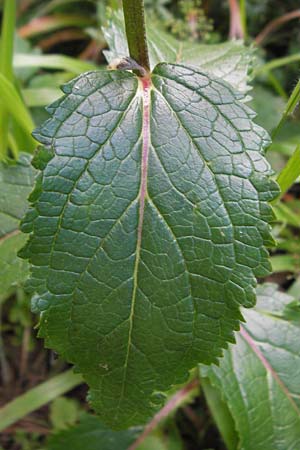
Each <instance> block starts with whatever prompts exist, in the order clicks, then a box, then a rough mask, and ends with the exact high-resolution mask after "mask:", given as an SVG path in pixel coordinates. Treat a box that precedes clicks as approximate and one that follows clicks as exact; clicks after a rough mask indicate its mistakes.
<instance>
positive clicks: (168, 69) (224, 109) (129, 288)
mask: <svg viewBox="0 0 300 450" xmlns="http://www.w3.org/2000/svg"><path fill="white" fill-rule="evenodd" d="M64 92H65V94H66V95H65V97H63V98H62V99H60V100H59V101H57V102H56V103H55V104H54V105H52V106H51V107H50V108H49V111H50V113H52V118H51V119H49V121H48V122H46V124H45V125H44V126H42V128H41V129H40V130H38V131H37V133H36V134H35V136H36V138H37V139H38V140H40V141H41V142H42V143H43V144H44V145H45V146H46V147H48V151H50V153H49V157H47V158H48V159H49V161H48V163H47V164H45V163H44V161H42V162H41V168H42V169H43V172H42V178H41V180H40V183H39V185H38V187H37V189H36V192H35V193H34V194H33V195H32V199H33V210H32V212H31V213H30V214H29V216H28V218H27V219H25V221H24V231H27V232H31V236H30V240H29V243H28V245H27V247H26V249H25V250H24V252H23V253H24V255H25V256H27V257H29V258H30V260H31V263H32V264H33V273H32V279H31V287H32V289H33V290H34V291H36V292H37V293H38V296H37V300H36V306H37V309H39V310H40V311H41V312H42V315H41V328H40V335H41V336H43V337H44V338H46V345H47V346H50V347H53V348H55V349H56V351H58V352H59V353H61V354H62V356H63V357H65V358H66V359H67V360H69V361H71V362H72V363H75V364H76V365H77V366H78V368H79V370H80V371H81V372H83V375H84V378H85V379H86V381H87V382H88V384H89V385H90V386H91V388H92V389H91V394H90V399H91V402H92V405H93V407H94V408H95V410H96V411H97V412H98V413H99V414H100V415H102V417H103V420H104V421H105V422H106V423H108V424H109V425H110V426H111V427H121V426H123V427H126V426H130V425H132V424H137V423H142V422H144V421H145V420H147V419H148V418H149V417H150V416H151V415H153V413H154V411H155V409H156V408H157V407H158V406H159V405H160V404H161V402H162V399H163V393H164V392H165V391H167V390H168V389H169V387H170V386H172V385H174V384H179V383H182V382H183V381H184V380H185V379H186V377H187V375H188V372H187V371H188V370H189V369H190V368H192V367H193V366H194V365H195V364H196V363H197V362H198V361H199V360H201V361H203V362H205V363H211V362H213V361H216V358H217V356H219V355H220V354H221V351H222V348H223V347H224V346H225V345H226V342H227V341H232V339H233V336H232V331H233V330H234V329H237V328H238V324H239V319H240V318H241V315H240V312H239V305H240V304H243V305H248V306H249V305H251V304H253V302H254V300H255V294H254V285H255V275H258V274H265V273H266V272H267V271H268V267H269V265H268V261H267V252H266V250H265V248H264V247H263V246H262V242H263V241H265V243H271V237H270V233H269V225H268V224H267V222H268V221H269V220H271V218H272V217H273V216H272V213H271V209H270V207H268V206H267V201H268V200H270V199H272V198H273V197H274V195H275V194H277V186H276V184H275V183H273V182H272V181H271V180H269V179H268V176H269V174H270V168H269V166H268V165H267V164H266V162H265V160H264V159H263V156H262V153H261V152H262V147H263V146H264V145H266V144H267V143H268V138H267V135H266V134H265V132H263V131H262V129H261V128H259V127H258V126H256V125H254V124H253V123H252V122H251V117H252V113H250V112H249V109H248V108H247V107H246V106H245V105H243V104H242V103H239V102H238V98H241V97H242V95H241V94H234V92H233V91H232V89H231V88H230V87H229V85H227V84H225V83H222V82H221V81H219V80H217V79H211V78H210V77H209V76H207V75H205V74H204V73H201V72H198V71H196V70H195V69H191V68H187V67H185V66H180V65H167V64H160V65H159V66H157V68H156V69H155V70H154V72H153V74H152V77H151V84H150V80H144V81H141V80H138V78H137V77H135V76H134V75H132V74H129V73H126V72H123V73H120V72H115V71H111V72H90V73H87V74H84V75H82V76H80V77H79V78H77V79H75V80H74V81H73V82H71V83H70V84H68V85H66V86H65V87H64ZM191 105H192V106H191ZM193 105H195V108H196V109H193V107H194V106H193ZM199 105H201V111H204V113H199V110H198V108H199ZM233 111H235V112H233ZM203 114H204V115H203ZM239 115H241V118H240V122H239V120H234V118H237V117H239ZM224 117H225V118H226V120H225V118H224ZM178 118H180V121H178ZM199 121H200V127H199ZM236 127H237V128H240V130H239V132H237V131H236V130H235V128H236ZM219 129H220V130H222V134H220V132H219ZM195 133H200V136H198V137H199V139H200V140H201V144H199V142H200V141H199V142H198V140H197V139H198V137H197V136H196V135H195ZM239 133H240V134H239ZM221 136H223V137H221ZM241 136H242V137H241ZM220 139H223V141H222V142H221V143H220V142H218V141H220ZM224 139H225V140H224ZM196 141H197V142H196ZM229 143H231V146H232V147H230V146H229ZM196 144H197V145H196ZM210 152H211V154H210ZM244 153H245V155H244ZM38 159H39V157H38ZM40 159H42V158H41V157H40ZM224 167H226V170H224ZM248 178H250V180H251V183H249V181H247V180H248ZM231 181H232V182H233V183H234V186H235V191H234V192H232V190H231V189H230V182H231ZM217 182H218V183H219V185H218V186H217ZM232 195H233V197H232ZM224 199H225V201H224ZM238 201H239V204H240V205H242V206H243V207H244V208H245V210H246V211H248V213H250V212H251V215H252V219H250V215H249V218H248V221H249V224H246V225H245V224H244V222H243V217H242V216H241V215H239V216H238V215H236V218H235V220H236V222H235V223H234V222H233V221H232V217H233V215H234V213H235V212H236V209H235V208H236V206H235V205H236V204H237V202H238ZM225 203H226V205H225ZM216 206H217V207H218V208H217V211H218V212H217V213H215V212H214V211H215V210H216ZM262 212H263V214H262ZM37 213H39V214H40V216H39V214H37ZM229 216H230V217H229ZM46 224H47V226H46ZM254 226H257V234H255V237H256V242H255V244H252V247H251V249H250V250H251V251H250V252H248V249H249V243H248V241H249V239H252V237H253V227H254ZM32 231H34V233H32ZM235 232H239V233H240V232H243V233H244V236H246V238H243V233H242V234H241V235H240V236H239V237H240V241H241V242H235V239H234V233H235ZM243 239H244V241H243ZM235 245H236V246H237V247H236V248H235V247H234V246H235ZM191 249H193V250H191ZM248 253H249V254H248ZM166 348H167V353H166V355H167V357H165V356H163V355H165V352H166ZM137 405H138V407H137Z"/></svg>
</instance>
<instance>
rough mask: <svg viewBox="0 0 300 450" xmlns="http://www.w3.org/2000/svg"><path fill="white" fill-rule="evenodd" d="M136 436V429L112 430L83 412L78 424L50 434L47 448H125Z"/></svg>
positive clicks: (85, 449)
mask: <svg viewBox="0 0 300 450" xmlns="http://www.w3.org/2000/svg"><path fill="white" fill-rule="evenodd" d="M136 436H137V431H136V430H125V431H112V430H110V429H108V428H106V427H105V426H104V425H102V424H101V422H100V421H99V419H98V418H97V417H94V416H92V415H90V414H84V415H83V417H82V419H81V421H80V423H79V424H78V425H76V426H74V427H72V428H70V429H68V430H64V431H62V432H60V433H57V434H54V435H53V436H50V438H49V442H48V445H47V450H65V449H72V450H82V449H84V450H127V449H128V447H129V446H130V445H131V444H132V443H133V441H134V440H135V438H136Z"/></svg>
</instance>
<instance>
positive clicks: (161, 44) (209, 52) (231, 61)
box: [103, 11, 252, 92]
mask: <svg viewBox="0 0 300 450" xmlns="http://www.w3.org/2000/svg"><path fill="white" fill-rule="evenodd" d="M103 33H104V37H105V39H106V41H107V43H108V46H109V50H107V51H104V54H105V57H106V59H107V61H108V62H109V63H110V62H112V61H113V60H114V59H117V58H120V57H124V56H128V55H129V51H128V46H127V39H126V34H125V26H124V20H123V14H122V12H121V11H117V12H114V13H112V14H111V19H110V21H109V24H108V25H107V27H103ZM147 36H148V47H149V58H150V64H151V67H155V66H156V65H157V64H158V63H161V62H165V61H167V62H169V63H179V62H181V63H185V64H191V65H194V66H196V67H197V68H198V69H201V70H205V71H206V72H207V73H210V74H211V75H212V76H215V77H219V78H222V79H223V80H225V81H227V82H228V83H230V84H231V85H232V86H234V87H235V88H236V89H238V90H239V91H241V92H247V91H248V90H249V87H248V86H247V79H248V77H247V74H248V68H249V64H250V62H251V59H252V50H251V49H249V48H246V47H245V46H244V45H243V43H242V41H230V42H224V43H222V44H210V45H205V44H192V43H191V42H180V41H178V40H177V39H175V38H173V37H172V36H170V35H169V34H167V33H165V32H164V31H162V30H160V29H159V27H157V26H153V25H152V26H151V25H150V24H149V26H148V27H147Z"/></svg>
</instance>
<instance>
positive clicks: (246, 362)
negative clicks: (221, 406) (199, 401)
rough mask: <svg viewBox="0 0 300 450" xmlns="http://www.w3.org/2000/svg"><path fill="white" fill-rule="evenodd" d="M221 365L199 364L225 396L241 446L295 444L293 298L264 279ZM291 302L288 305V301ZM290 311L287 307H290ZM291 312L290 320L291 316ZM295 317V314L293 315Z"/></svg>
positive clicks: (298, 411)
mask: <svg viewBox="0 0 300 450" xmlns="http://www.w3.org/2000/svg"><path fill="white" fill-rule="evenodd" d="M257 295H258V300H257V305H256V307H255V308H254V309H253V310H244V311H243V314H244V317H245V319H246V324H245V325H243V326H242V327H241V330H240V332H239V333H237V334H236V341H237V343H236V345H230V347H229V349H228V350H226V351H225V352H224V357H223V358H222V359H220V365H219V367H217V366H212V367H210V368H207V367H204V366H201V373H202V374H204V375H206V376H209V378H210V380H211V382H212V383H213V385H214V386H216V387H217V388H218V389H219V390H220V391H221V392H222V394H223V396H224V398H225V399H226V401H227V403H228V406H229V409H230V411H231V414H232V416H233V418H234V420H235V423H236V427H237V430H238V432H239V435H240V447H239V448H241V450H253V449H255V450H287V449H297V448H300V400H299V399H300V385H299V373H300V350H299V339H300V326H299V320H298V319H297V316H296V315H295V313H293V310H292V303H291V302H292V298H291V297H290V296H288V295H286V294H283V293H281V292H279V291H278V290H277V288H276V286H275V285H272V284H266V285H264V286H261V287H259V288H258V290H257ZM290 305H291V306H290ZM289 311H290V313H289ZM293 317H294V318H295V320H293ZM296 319H297V320H296Z"/></svg>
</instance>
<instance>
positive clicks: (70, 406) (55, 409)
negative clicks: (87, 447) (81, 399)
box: [49, 397, 79, 430]
mask: <svg viewBox="0 0 300 450" xmlns="http://www.w3.org/2000/svg"><path fill="white" fill-rule="evenodd" d="M78 414H79V404H78V403H77V401H76V400H74V399H72V398H67V397H57V398H56V399H54V400H53V402H52V403H51V405H50V414H49V418H50V421H51V424H52V426H53V428H54V429H55V430H64V429H66V428H68V427H70V426H71V425H74V424H75V423H76V421H77V419H78Z"/></svg>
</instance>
